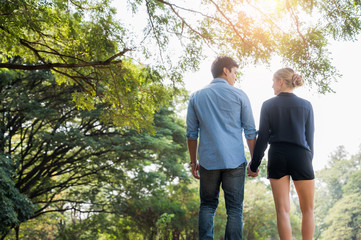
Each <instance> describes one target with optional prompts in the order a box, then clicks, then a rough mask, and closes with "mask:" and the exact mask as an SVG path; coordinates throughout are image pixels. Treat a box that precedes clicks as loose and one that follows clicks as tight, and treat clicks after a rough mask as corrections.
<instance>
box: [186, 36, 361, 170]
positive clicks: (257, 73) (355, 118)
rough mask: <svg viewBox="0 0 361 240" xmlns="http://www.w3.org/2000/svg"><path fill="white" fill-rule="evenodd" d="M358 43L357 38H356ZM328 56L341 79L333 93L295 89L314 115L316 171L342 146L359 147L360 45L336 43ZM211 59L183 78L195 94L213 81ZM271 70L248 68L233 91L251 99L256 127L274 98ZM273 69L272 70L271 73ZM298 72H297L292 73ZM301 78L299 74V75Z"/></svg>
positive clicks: (350, 151) (262, 67) (333, 85)
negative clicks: (238, 89)
mask: <svg viewBox="0 0 361 240" xmlns="http://www.w3.org/2000/svg"><path fill="white" fill-rule="evenodd" d="M359 39H360V38H359ZM329 50H330V51H331V56H332V58H333V61H334V64H335V66H336V68H337V69H338V70H339V72H340V73H341V74H342V75H343V76H342V77H341V78H340V79H339V80H338V82H337V83H333V84H332V85H331V86H332V89H334V90H335V91H336V93H328V94H326V95H321V94H318V93H317V92H316V89H315V87H314V88H313V89H312V90H310V88H309V87H308V86H307V85H304V86H302V87H300V88H297V89H295V91H294V93H295V94H296V95H297V96H299V97H302V98H305V99H307V100H309V101H310V102H311V103H312V105H313V109H314V114H315V156H314V160H313V164H314V168H315V170H320V169H322V168H324V167H325V165H326V163H327V162H328V160H329V158H330V154H331V153H332V152H334V151H335V150H336V148H337V147H338V146H340V145H343V146H345V148H346V151H347V152H348V153H349V154H355V153H357V152H358V151H359V150H360V146H361V109H360V107H359V106H358V105H360V104H361V91H360V90H361V77H360V73H359V68H361V66H360V56H361V43H360V41H357V42H338V43H335V44H334V46H330V47H329ZM213 60H214V59H213V58H212V59H207V60H206V61H204V62H203V63H202V64H201V69H200V71H198V72H195V73H188V74H186V76H185V79H184V81H185V86H186V88H187V89H188V90H189V91H190V92H194V91H196V90H198V89H201V88H202V87H204V86H205V85H207V84H208V83H209V82H210V81H211V80H212V75H211V72H210V66H211V63H212V61H213ZM273 65H275V66H272V67H271V69H267V68H266V67H264V66H255V67H249V68H248V69H247V70H246V71H245V72H244V75H243V76H241V79H240V81H239V83H238V84H236V87H239V88H241V89H243V90H244V91H245V92H246V93H247V95H248V97H249V98H250V101H251V104H252V108H253V113H254V117H255V122H256V127H257V128H258V124H259V114H260V110H261V105H262V103H263V102H264V101H265V100H267V99H269V98H271V97H273V96H274V95H273V89H272V76H273V73H274V72H275V71H276V70H278V69H279V68H280V67H284V66H281V65H279V66H277V65H278V64H277V63H275V64H273ZM273 68H274V69H273ZM295 70H296V71H297V69H295ZM300 74H301V75H302V73H300Z"/></svg>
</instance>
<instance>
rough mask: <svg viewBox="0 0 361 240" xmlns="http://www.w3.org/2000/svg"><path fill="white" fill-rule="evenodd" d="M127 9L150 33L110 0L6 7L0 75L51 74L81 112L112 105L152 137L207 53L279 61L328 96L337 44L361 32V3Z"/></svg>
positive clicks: (145, 4) (167, 4) (142, 5)
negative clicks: (160, 113) (155, 121)
mask: <svg viewBox="0 0 361 240" xmlns="http://www.w3.org/2000/svg"><path fill="white" fill-rule="evenodd" d="M121 3H124V4H123V5H122V6H123V8H120V9H119V13H118V14H119V15H127V12H129V9H130V10H131V11H132V13H133V15H136V16H139V18H138V19H136V20H140V19H144V20H145V22H144V29H136V30H133V29H134V27H133V26H132V25H131V23H130V22H131V21H125V20H124V19H121V21H118V20H116V19H115V16H116V15H115V13H116V10H115V9H114V8H112V7H111V5H110V0H106V1H97V0H86V1H80V0H46V1H43V0H26V1H23V0H2V1H1V6H0V37H1V39H2V41H1V43H0V57H1V60H0V68H7V69H18V70H30V71H36V70H51V71H52V72H53V74H56V79H57V81H58V82H60V83H61V82H66V83H68V84H76V85H78V86H79V92H78V93H76V94H75V93H74V98H75V100H76V102H77V104H78V106H81V107H85V108H87V109H91V108H93V107H94V106H95V105H96V104H97V103H98V102H104V103H108V104H110V106H111V107H110V109H109V112H110V113H112V114H110V116H111V119H112V120H113V121H114V122H115V123H117V124H118V126H131V127H135V128H138V129H139V127H140V126H147V128H148V129H151V122H152V114H153V113H154V111H156V110H157V109H159V108H160V107H161V106H163V105H166V104H167V102H168V100H169V99H170V98H171V97H172V96H174V95H176V94H177V93H178V91H177V88H178V87H179V85H178V84H177V83H180V82H181V79H182V74H183V73H184V71H187V70H196V69H197V68H198V64H199V62H200V61H201V60H202V58H203V56H204V52H203V50H202V49H203V48H204V47H206V49H207V48H210V49H212V50H213V51H214V53H215V54H221V53H226V54H228V55H231V56H234V57H236V58H237V59H239V61H240V62H241V66H242V67H243V66H246V65H247V64H255V63H258V62H265V63H269V62H270V60H271V58H272V57H273V56H279V57H280V58H281V61H283V62H284V63H285V65H289V66H291V67H294V68H295V69H297V70H298V71H300V72H302V75H304V77H305V78H306V80H307V82H308V83H309V84H310V85H311V86H312V85H315V86H316V87H317V88H318V90H319V91H320V92H322V93H326V92H329V91H332V89H331V87H330V83H331V82H332V81H333V80H335V79H337V77H338V76H339V74H338V72H337V71H336V69H335V68H334V66H332V64H331V61H330V55H329V52H328V51H327V44H328V41H329V38H334V39H337V40H339V39H341V40H343V39H346V40H350V39H351V40H354V39H355V38H356V36H357V34H358V33H360V28H361V27H360V26H361V24H360V21H361V20H360V18H359V15H360V8H361V3H360V1H358V0H345V1H341V2H340V1H338V2H336V1H326V0H313V1H294V0H286V1H262V0H254V1H251V0H246V1H233V0H226V1H224V0H222V1H221V0H202V1H199V2H196V3H193V2H192V4H189V2H186V1H185V2H183V3H179V2H177V3H176V2H175V1H165V0H131V1H127V2H126V3H125V1H122V2H121ZM127 16H129V14H128V15H127ZM311 18H312V21H310V19H311ZM133 22H135V21H133ZM128 25H130V26H129V27H127V26H128ZM9 60H11V61H9ZM131 62H133V63H134V64H135V62H138V63H137V64H136V65H142V64H143V68H144V71H142V72H141V73H139V72H138V71H134V69H133V68H132V67H130V66H129V63H131ZM150 73H153V74H150ZM155 73H157V74H158V76H157V77H154V74H155ZM167 81H168V82H170V83H172V84H171V87H170V88H167V87H166V86H165V85H166V83H167ZM117 120H118V121H117Z"/></svg>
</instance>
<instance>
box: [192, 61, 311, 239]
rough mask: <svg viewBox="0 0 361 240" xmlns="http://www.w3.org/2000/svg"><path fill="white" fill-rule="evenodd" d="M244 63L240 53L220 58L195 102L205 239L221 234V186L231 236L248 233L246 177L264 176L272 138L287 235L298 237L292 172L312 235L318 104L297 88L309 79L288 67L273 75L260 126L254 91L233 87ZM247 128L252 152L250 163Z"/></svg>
mask: <svg viewBox="0 0 361 240" xmlns="http://www.w3.org/2000/svg"><path fill="white" fill-rule="evenodd" d="M237 68H238V64H237V63H236V62H235V61H234V60H233V59H232V58H230V57H227V56H220V57H217V58H216V59H215V60H214V62H213V63H212V67H211V72H212V75H213V77H214V79H213V80H212V82H211V83H210V84H209V85H208V86H206V87H205V88H203V89H201V90H199V91H197V92H195V93H193V94H192V96H191V97H190V100H189V104H188V110H187V143H188V151H189V155H190V160H191V163H190V164H191V167H192V174H193V176H194V177H195V178H197V179H200V191H199V193H200V200H201V203H200V210H199V220H198V230H199V239H201V240H204V239H213V236H214V216H215V212H216V209H217V206H218V198H219V191H220V186H222V189H223V191H224V198H225V203H226V209H227V224H226V230H225V239H227V240H233V239H237V240H238V239H242V229H243V220H242V216H243V199H244V182H245V175H246V174H247V176H249V177H257V175H258V172H259V170H258V167H259V165H260V163H261V160H262V158H263V156H264V152H265V150H266V148H267V146H268V144H269V145H270V148H269V151H268V164H267V178H268V179H269V181H270V184H271V188H272V193H273V198H274V203H275V208H276V213H277V229H278V234H279V236H280V239H281V240H292V229H291V224H290V220H289V211H290V199H289V192H290V178H291V177H292V180H293V183H294V185H295V188H296V191H297V194H298V198H299V202H300V208H301V212H302V238H303V239H304V240H308V239H312V237H313V232H314V217H313V203H314V171H313V167H312V158H313V137H314V119H313V109H312V105H311V104H310V102H309V101H307V100H305V99H302V98H300V97H297V96H296V95H295V94H294V93H293V90H294V88H296V87H299V86H302V85H303V79H302V77H301V76H300V75H298V74H296V73H295V72H294V71H293V70H292V69H290V68H282V69H280V70H278V71H277V72H276V73H275V74H274V75H273V86H272V88H273V90H274V94H275V95H276V96H275V97H273V98H271V99H269V100H267V101H265V102H264V103H263V105H262V109H261V115H260V124H259V130H258V132H257V130H256V128H255V123H254V118H253V114H252V108H251V104H250V101H249V99H248V97H247V95H246V93H245V92H244V91H242V90H241V89H238V88H235V87H234V86H233V85H234V83H235V81H236V80H237V77H236V71H237ZM243 134H244V136H245V139H246V142H247V145H248V148H249V151H250V153H251V158H252V159H251V161H250V162H249V164H248V166H247V160H246V157H245V153H244V145H243ZM198 137H199V139H198ZM197 155H198V159H199V162H198V161H197ZM246 172H247V173H246Z"/></svg>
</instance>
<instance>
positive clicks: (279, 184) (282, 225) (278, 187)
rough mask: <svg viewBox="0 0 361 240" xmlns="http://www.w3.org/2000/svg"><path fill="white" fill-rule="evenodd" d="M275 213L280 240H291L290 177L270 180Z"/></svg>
mask: <svg viewBox="0 0 361 240" xmlns="http://www.w3.org/2000/svg"><path fill="white" fill-rule="evenodd" d="M270 183H271V187H272V193H273V199H274V202H275V207H276V212H277V229H278V235H279V236H280V239H281V240H292V229H291V223H290V176H284V177H282V178H280V179H272V178H270Z"/></svg>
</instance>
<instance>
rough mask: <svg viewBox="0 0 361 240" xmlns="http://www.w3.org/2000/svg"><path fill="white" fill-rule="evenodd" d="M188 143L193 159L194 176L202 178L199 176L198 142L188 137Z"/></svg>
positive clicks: (190, 155)
mask: <svg viewBox="0 0 361 240" xmlns="http://www.w3.org/2000/svg"><path fill="white" fill-rule="evenodd" d="M187 143H188V152H189V157H190V159H191V166H192V175H193V177H195V178H197V179H200V177H199V173H198V171H199V164H198V162H197V145H198V142H197V140H191V139H187Z"/></svg>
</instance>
